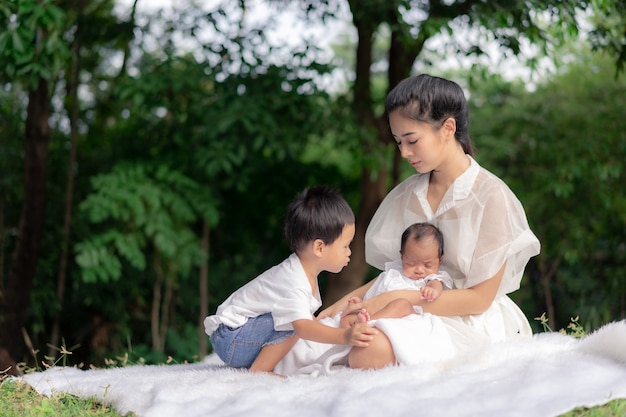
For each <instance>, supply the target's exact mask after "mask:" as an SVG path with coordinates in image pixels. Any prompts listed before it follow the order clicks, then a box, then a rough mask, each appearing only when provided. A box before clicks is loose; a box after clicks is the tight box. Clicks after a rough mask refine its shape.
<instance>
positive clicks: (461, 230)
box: [322, 74, 540, 368]
mask: <svg viewBox="0 0 626 417" xmlns="http://www.w3.org/2000/svg"><path fill="white" fill-rule="evenodd" d="M386 112H387V114H388V118H389V125H390V128H391V133H392V134H393V137H394V139H395V141H396V143H397V145H398V149H399V150H400V153H401V155H402V157H403V158H405V159H406V160H407V161H408V162H409V163H410V164H411V166H413V167H414V168H415V170H416V171H417V174H415V175H413V176H411V177H409V178H407V179H406V180H404V181H403V182H402V183H400V184H399V185H398V186H397V187H395V188H394V189H393V190H392V191H391V192H390V193H389V194H388V195H387V197H386V198H385V200H384V201H383V202H382V204H381V205H380V207H379V208H378V211H377V212H376V214H375V215H374V217H373V218H372V221H371V222H370V225H369V227H368V230H367V233H366V237H365V245H366V249H365V250H366V259H367V261H368V263H370V264H371V265H373V266H375V267H377V268H379V269H383V268H384V264H385V262H389V261H392V260H394V259H395V258H396V257H397V254H398V250H399V247H398V245H399V241H400V240H399V236H400V235H401V234H402V231H403V230H404V229H405V228H406V227H407V226H408V225H410V224H413V223H416V222H429V223H432V224H434V225H436V226H437V227H438V228H439V229H440V230H441V231H442V233H443V235H444V239H445V241H446V256H445V258H444V261H443V263H442V265H441V269H442V270H444V271H446V272H448V273H449V274H450V275H451V276H452V279H453V281H454V289H452V290H449V291H444V292H443V293H442V294H441V296H440V297H439V298H437V299H436V300H434V301H432V302H425V301H424V300H422V299H421V297H420V295H419V292H412V291H391V292H387V293H384V294H381V295H379V296H377V297H374V298H371V299H369V300H367V301H365V302H363V303H358V304H352V305H351V308H350V309H348V310H347V311H344V314H349V313H350V312H352V311H355V310H360V309H362V308H366V309H368V310H369V309H371V310H373V311H376V310H378V309H380V308H381V306H384V305H386V304H387V303H389V301H391V300H393V299H396V298H406V299H408V300H410V301H411V302H412V303H413V304H414V305H420V306H421V307H422V308H423V310H424V312H428V313H432V314H435V315H438V316H441V318H442V320H443V321H444V323H445V325H446V328H447V330H448V333H449V334H450V337H451V339H452V341H453V343H454V346H455V348H456V349H457V351H461V350H464V349H471V348H472V347H477V346H481V345H484V344H488V343H493V342H498V341H504V340H507V339H509V338H513V337H528V336H530V335H531V329H530V325H529V323H528V320H527V319H526V317H525V316H524V314H523V313H522V311H521V310H520V309H519V307H518V306H517V305H516V304H515V303H514V302H513V301H512V300H511V299H510V298H509V297H508V296H507V295H506V294H508V293H510V292H513V291H515V290H517V289H518V288H519V285H520V281H521V279H522V275H523V272H524V268H525V266H526V263H527V262H528V260H529V259H530V258H531V257H532V256H535V255H537V254H538V253H539V246H540V245H539V241H538V240H537V238H536V237H535V235H534V234H533V233H532V231H531V230H530V228H529V227H528V222H527V220H526V215H525V213H524V209H523V207H522V205H521V203H520V202H519V200H518V199H517V198H516V197H515V195H514V194H513V192H512V191H511V190H510V189H509V188H508V187H507V185H506V184H505V183H504V182H502V181H501V180H500V179H499V178H497V177H496V176H495V175H493V174H492V173H490V172H489V171H487V170H486V169H484V168H482V167H481V166H480V165H478V163H477V162H476V161H475V160H474V159H473V155H474V152H473V148H472V143H471V140H470V137H469V130H468V129H469V113H468V108H467V101H466V99H465V96H464V94H463V90H462V89H461V88H460V87H459V85H457V84H456V83H454V82H452V81H449V80H446V79H443V78H439V77H433V76H429V75H425V74H422V75H419V76H414V77H410V78H407V79H405V80H403V81H402V82H400V83H399V84H398V85H397V86H396V87H395V88H394V89H393V90H392V91H391V92H390V93H389V96H388V97H387V102H386ZM368 288H369V284H366V285H364V286H363V287H361V288H358V289H357V290H355V291H353V292H351V293H350V294H347V295H346V296H345V297H343V298H342V299H341V300H339V301H337V303H335V304H333V306H331V307H329V308H328V309H326V310H325V311H324V312H323V313H322V314H324V315H328V316H333V315H334V314H337V313H338V312H339V311H340V310H341V309H342V308H343V307H344V306H345V305H346V303H347V300H348V299H349V298H350V297H355V296H356V297H361V298H362V297H363V295H364V294H365V292H366V291H367V289H368ZM401 320H402V319H401ZM394 343H401V342H400V341H394V340H390V339H389V337H388V335H386V334H385V333H383V332H378V333H377V334H376V335H374V340H373V341H371V342H370V343H369V345H368V346H367V347H355V348H353V349H352V350H351V352H350V355H349V364H350V366H352V367H357V368H380V367H383V366H386V365H390V364H395V363H397V361H396V355H395V354H394ZM415 349H416V351H419V346H416V347H415Z"/></svg>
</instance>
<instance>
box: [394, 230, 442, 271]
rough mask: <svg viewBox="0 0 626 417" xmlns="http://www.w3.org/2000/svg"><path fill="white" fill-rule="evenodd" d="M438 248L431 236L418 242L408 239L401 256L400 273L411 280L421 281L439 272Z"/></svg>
mask: <svg viewBox="0 0 626 417" xmlns="http://www.w3.org/2000/svg"><path fill="white" fill-rule="evenodd" d="M438 249H439V248H438V247H437V242H436V241H435V239H434V238H433V237H432V236H427V237H425V238H423V239H420V240H419V241H417V242H416V241H415V239H413V238H409V239H407V241H406V244H405V246H404V254H402V273H403V274H404V275H405V276H407V277H409V278H411V279H423V278H426V277H427V276H428V275H430V274H434V273H436V272H438V271H439V264H440V263H441V259H440V258H439V250H438Z"/></svg>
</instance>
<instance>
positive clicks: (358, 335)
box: [344, 323, 378, 347]
mask: <svg viewBox="0 0 626 417" xmlns="http://www.w3.org/2000/svg"><path fill="white" fill-rule="evenodd" d="M375 334H378V329H376V328H374V327H372V326H370V325H369V324H367V323H355V324H354V325H353V326H352V327H349V328H347V329H346V331H345V333H344V338H345V341H346V345H349V346H358V347H367V346H369V342H370V341H372V339H374V337H373V336H372V335H375Z"/></svg>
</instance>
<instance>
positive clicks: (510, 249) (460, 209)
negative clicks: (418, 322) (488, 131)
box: [365, 156, 540, 295]
mask: <svg viewBox="0 0 626 417" xmlns="http://www.w3.org/2000/svg"><path fill="white" fill-rule="evenodd" d="M468 158H470V162H471V164H470V166H469V168H468V169H467V170H465V172H464V173H463V174H461V175H460V176H459V177H458V178H457V179H456V180H455V181H454V183H453V185H452V186H451V187H450V188H449V189H448V190H447V192H446V194H445V195H444V197H443V199H442V200H441V203H440V204H439V207H438V208H437V211H436V212H434V213H433V211H432V209H431V207H430V204H429V203H428V199H427V191H428V181H429V178H430V174H416V175H413V176H411V177H409V178H407V179H406V180H404V181H403V182H402V183H400V184H399V185H398V186H396V187H395V188H394V189H393V190H391V191H390V192H389V194H388V195H387V197H385V199H384V201H383V202H382V203H381V205H380V207H379V208H378V210H377V212H376V214H374V217H373V218H372V221H371V222H370V224H369V226H368V228H367V232H366V234H365V256H366V259H367V262H368V263H369V264H371V265H373V266H375V267H377V268H379V269H383V268H384V265H385V262H389V261H391V260H393V259H396V258H397V254H398V251H399V250H400V236H401V235H402V232H403V231H404V229H405V228H407V227H408V226H409V225H411V224H413V223H416V222H430V223H432V224H434V225H435V226H437V227H438V228H439V229H440V230H441V232H442V233H443V236H444V241H445V244H444V257H443V262H442V265H441V269H442V270H445V271H447V272H448V273H449V274H450V276H451V277H452V279H453V280H454V286H455V288H469V287H473V286H474V285H476V284H478V283H480V282H483V281H485V280H487V279H489V278H491V277H493V276H494V275H495V274H496V273H497V272H498V270H499V269H500V267H501V266H502V265H503V264H504V263H505V262H506V270H505V272H504V276H503V278H502V283H501V284H500V288H499V290H498V295H504V294H508V293H510V292H512V291H515V290H517V289H518V288H519V286H520V281H521V279H522V275H523V273H524V268H525V266H526V263H527V262H528V260H529V259H530V258H531V257H533V256H535V255H537V254H538V253H539V247H540V245H539V240H538V239H537V237H535V235H534V234H533V232H532V231H531V230H530V228H529V227H528V221H527V220H526V214H525V213H524V209H523V207H522V205H521V203H520V202H519V200H518V199H517V197H516V196H515V195H514V194H513V192H512V191H511V190H510V189H509V187H508V186H507V185H506V184H505V183H504V182H503V181H502V180H500V179H499V178H498V177H496V176H495V175H493V174H492V173H490V172H489V171H487V170H486V169H484V168H482V167H481V166H480V165H478V163H477V162H476V161H475V160H474V159H472V158H471V157H469V156H468Z"/></svg>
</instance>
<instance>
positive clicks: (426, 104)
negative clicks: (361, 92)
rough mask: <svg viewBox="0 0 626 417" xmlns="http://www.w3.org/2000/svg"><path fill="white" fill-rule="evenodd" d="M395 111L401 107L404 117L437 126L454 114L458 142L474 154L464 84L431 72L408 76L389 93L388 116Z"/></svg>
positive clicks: (466, 151) (386, 110)
mask: <svg viewBox="0 0 626 417" xmlns="http://www.w3.org/2000/svg"><path fill="white" fill-rule="evenodd" d="M394 110H400V111H401V112H402V114H403V115H404V116H406V117H408V118H410V119H413V120H417V121H420V122H425V123H428V124H430V125H431V126H433V127H435V128H437V129H438V128H440V127H441V126H442V125H443V123H444V122H445V121H446V119H448V118H450V117H452V118H453V119H454V120H455V121H456V133H455V134H454V137H455V139H456V141H457V142H459V143H460V144H461V146H462V147H463V151H464V152H465V153H466V154H468V155H470V156H474V147H473V145H472V140H471V139H470V135H469V110H468V107H467V100H466V99H465V94H463V90H462V89H461V87H460V86H459V85H458V84H457V83H455V82H454V81H450V80H446V79H445V78H441V77H433V76H432V75H428V74H420V75H416V76H413V77H409V78H405V79H404V80H402V81H400V83H398V85H396V86H395V87H394V88H393V90H391V92H390V93H389V94H388V95H387V101H386V103H385V112H386V113H387V116H389V114H390V113H391V112H392V111H394Z"/></svg>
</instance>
